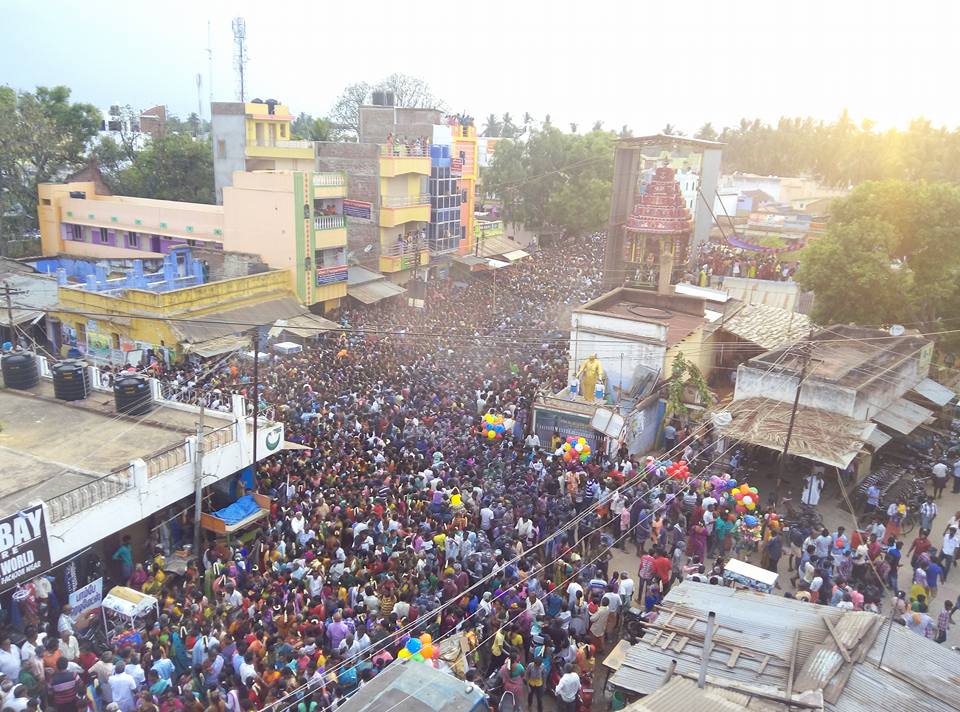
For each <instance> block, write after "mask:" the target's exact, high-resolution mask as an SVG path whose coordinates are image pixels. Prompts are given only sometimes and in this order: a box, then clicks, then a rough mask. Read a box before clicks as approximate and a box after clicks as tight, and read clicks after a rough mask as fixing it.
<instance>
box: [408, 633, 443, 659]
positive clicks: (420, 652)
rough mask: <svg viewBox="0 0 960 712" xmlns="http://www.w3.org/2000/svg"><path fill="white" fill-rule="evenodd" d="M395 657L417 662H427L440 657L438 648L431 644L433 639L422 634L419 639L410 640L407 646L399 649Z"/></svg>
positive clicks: (428, 635)
mask: <svg viewBox="0 0 960 712" xmlns="http://www.w3.org/2000/svg"><path fill="white" fill-rule="evenodd" d="M397 657H398V658H400V659H401V660H406V659H407V658H410V659H411V660H416V661H417V662H423V661H427V662H429V661H431V660H436V659H437V658H439V657H440V646H439V645H434V644H433V637H432V636H431V635H430V634H429V633H423V634H422V635H421V636H420V637H419V638H410V639H409V640H408V641H407V644H406V645H405V646H404V647H402V648H400V652H399V653H397Z"/></svg>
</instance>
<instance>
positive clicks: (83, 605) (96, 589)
mask: <svg viewBox="0 0 960 712" xmlns="http://www.w3.org/2000/svg"><path fill="white" fill-rule="evenodd" d="M69 600H70V606H71V607H72V608H73V610H72V611H71V614H72V615H73V619H74V620H76V619H77V618H79V617H80V616H81V615H83V614H84V613H86V612H87V611H89V610H90V609H92V608H99V607H100V602H101V601H102V600H103V579H102V578H98V579H97V580H96V581H91V582H90V583H88V584H87V585H86V586H84V587H83V588H80V589H77V590H76V591H74V592H73V593H71V594H70V598H69Z"/></svg>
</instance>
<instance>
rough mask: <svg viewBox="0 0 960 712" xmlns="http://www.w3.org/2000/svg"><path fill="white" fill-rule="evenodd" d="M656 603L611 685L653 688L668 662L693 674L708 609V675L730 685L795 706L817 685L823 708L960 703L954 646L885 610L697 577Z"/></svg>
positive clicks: (869, 710) (926, 709)
mask: <svg viewBox="0 0 960 712" xmlns="http://www.w3.org/2000/svg"><path fill="white" fill-rule="evenodd" d="M661 609H662V610H661V613H660V615H659V617H658V618H657V621H656V624H655V627H654V628H653V629H652V630H651V631H648V633H647V635H645V636H644V637H643V639H642V640H641V642H639V643H637V644H636V645H634V646H633V647H632V648H631V649H630V651H629V652H628V653H627V655H626V658H625V660H624V662H623V665H622V666H621V667H620V669H619V670H617V671H616V672H615V673H613V675H611V677H610V683H611V684H612V685H614V686H616V687H620V688H623V689H625V690H628V691H630V692H632V693H635V694H640V695H648V694H650V693H653V692H655V691H656V690H658V689H659V688H660V687H661V686H662V685H663V682H664V678H665V673H666V671H667V670H668V669H669V666H670V663H671V661H673V660H675V661H676V663H677V664H676V673H677V674H679V675H681V676H683V677H692V676H695V675H697V673H698V672H699V668H700V662H701V659H702V656H703V652H704V646H703V638H704V633H705V630H706V621H707V615H708V613H709V612H710V611H715V612H716V613H717V618H716V625H717V628H716V629H715V633H714V636H713V645H712V647H711V651H710V654H709V656H708V658H707V673H708V680H716V681H718V682H722V684H724V685H726V686H727V689H730V690H742V691H745V692H748V693H749V692H751V691H755V690H758V689H763V690H764V694H765V695H766V696H767V698H768V699H770V698H772V699H779V700H781V701H784V700H787V699H790V700H791V702H792V705H793V707H794V709H801V710H803V709H810V708H811V707H815V706H816V705H814V704H811V703H808V702H804V701H803V700H804V695H805V693H808V692H809V691H816V690H822V693H823V701H824V709H825V710H827V712H875V711H876V710H878V709H884V710H911V712H947V711H948V710H956V709H960V686H958V685H957V684H955V681H956V653H955V652H953V651H951V650H950V649H949V648H948V647H946V646H941V645H937V644H936V643H934V642H933V641H932V640H927V639H926V638H924V637H923V636H921V635H918V634H917V633H914V632H912V631H910V630H909V629H907V628H906V627H904V626H901V625H891V624H890V623H889V622H888V621H887V620H886V619H885V618H884V617H882V616H879V615H876V614H873V613H866V612H855V611H849V612H845V611H843V610H841V609H838V608H834V607H831V606H818V605H814V604H810V603H803V602H801V601H798V600H795V599H789V598H784V597H782V596H777V595H772V594H764V593H757V592H755V591H749V590H745V589H740V590H735V589H732V588H727V587H724V586H711V585H709V584H704V583H695V582H683V583H680V584H678V585H677V586H675V587H674V588H673V589H672V590H671V591H670V593H669V594H668V595H667V596H666V598H665V599H664V600H663V603H662V605H661ZM791 673H793V674H792V675H791ZM878 700H882V703H879V704H878ZM658 709H661V710H662V709H663V707H659V708H658ZM678 709H691V707H685V708H684V707H681V708H678ZM751 709H752V707H751Z"/></svg>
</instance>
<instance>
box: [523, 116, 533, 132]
mask: <svg viewBox="0 0 960 712" xmlns="http://www.w3.org/2000/svg"><path fill="white" fill-rule="evenodd" d="M532 127H533V115H532V114H531V113H530V112H529V111H524V112H523V131H524V133H530V130H531V128H532Z"/></svg>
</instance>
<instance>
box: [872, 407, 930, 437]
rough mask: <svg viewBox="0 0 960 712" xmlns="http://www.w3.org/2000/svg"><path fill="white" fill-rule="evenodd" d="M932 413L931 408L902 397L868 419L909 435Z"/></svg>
mask: <svg viewBox="0 0 960 712" xmlns="http://www.w3.org/2000/svg"><path fill="white" fill-rule="evenodd" d="M932 415H933V411H932V410H928V409H927V408H924V407H923V406H922V405H917V404H916V403H911V402H910V401H908V400H906V399H904V398H897V399H896V400H895V401H894V402H893V403H891V404H890V405H889V406H887V407H886V408H885V409H884V410H881V411H880V412H879V413H875V414H873V415H871V416H870V419H871V420H873V421H875V422H877V423H880V425H885V426H887V427H888V428H892V429H893V430H896V431H897V432H898V433H903V434H904V435H909V434H910V433H912V432H913V431H914V430H915V429H916V428H917V427H918V426H920V425H921V424H922V423H925V422H927V420H928V419H929V418H930V417H931V416H932Z"/></svg>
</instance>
